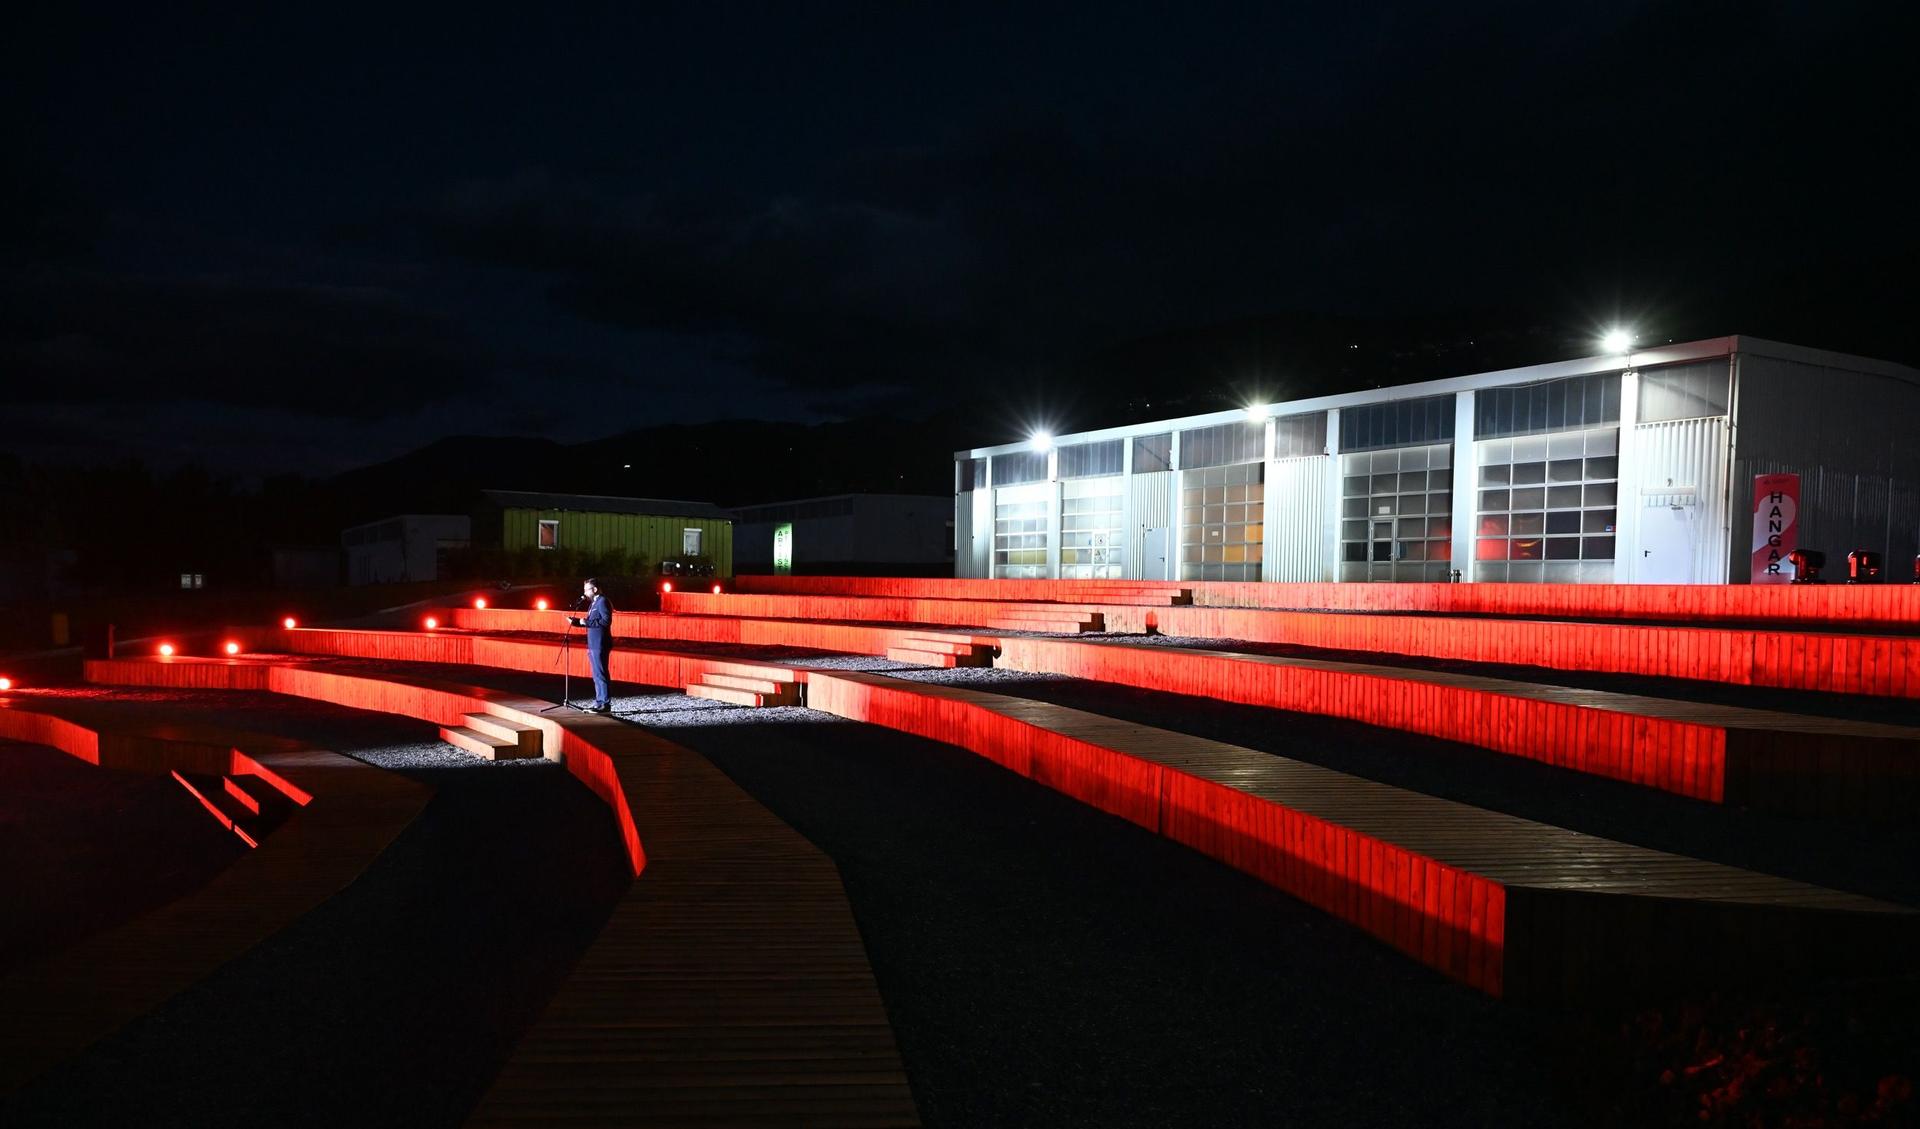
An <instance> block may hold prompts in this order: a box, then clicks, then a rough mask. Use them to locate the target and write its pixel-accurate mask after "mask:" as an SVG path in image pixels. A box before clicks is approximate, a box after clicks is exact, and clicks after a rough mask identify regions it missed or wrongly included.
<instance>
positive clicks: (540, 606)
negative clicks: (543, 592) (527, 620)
mask: <svg viewBox="0 0 1920 1129" xmlns="http://www.w3.org/2000/svg"><path fill="white" fill-rule="evenodd" d="M533 608H534V610H535V611H542V612H543V611H546V610H547V602H546V601H545V600H535V601H534V602H533Z"/></svg>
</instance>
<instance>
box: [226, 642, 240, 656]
mask: <svg viewBox="0 0 1920 1129" xmlns="http://www.w3.org/2000/svg"><path fill="white" fill-rule="evenodd" d="M226 649H227V653H228V654H229V655H237V654H239V653H240V644H238V643H228V644H227V648H226Z"/></svg>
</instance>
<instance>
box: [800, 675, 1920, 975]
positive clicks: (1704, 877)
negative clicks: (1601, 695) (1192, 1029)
mask: <svg viewBox="0 0 1920 1129" xmlns="http://www.w3.org/2000/svg"><path fill="white" fill-rule="evenodd" d="M808 694H809V703H810V704H811V705H812V706H813V707H814V708H816V709H824V710H826V711H828V712H830V713H834V714H838V715H840V716H843V717H848V718H852V719H855V720H860V721H867V722H872V723H874V724H879V725H885V726H887V727H889V728H893V729H898V730H901V731H903V732H909V733H915V734H918V735H920V736H923V737H928V738H931V739H933V740H938V741H945V742H949V743H953V744H958V745H960V746H962V747H964V748H967V749H970V750H972V751H974V752H976V753H979V754H980V755H982V756H986V757H988V758H989V759H992V760H994V761H995V762H997V763H999V764H1001V765H1002V766H1004V767H1006V768H1008V769H1010V770H1012V771H1014V772H1018V773H1020V774H1021V775H1024V776H1027V777H1029V778H1031V779H1033V780H1035V781H1037V782H1039V783H1042V784H1046V785H1047V786H1049V787H1052V788H1054V789H1056V790H1058V791H1061V792H1064V793H1066V794H1067V795H1071V796H1074V797H1076V798H1078V799H1081V800H1083V801H1085V802H1087V803H1089V804H1092V805H1093V806H1095V807H1099V808H1101V809H1102V810H1105V811H1108V812H1111V813H1113V814H1115V815H1119V816H1121V817H1123V818H1126V819H1129V820H1131V821H1133V822H1134V823H1137V824H1139V825H1141V826H1143V827H1146V828H1149V829H1151V830H1154V831H1157V832H1158V833H1160V834H1162V835H1165V836H1167V837H1168V838H1171V839H1174V840H1176V841H1178V842H1181V843H1185V844H1186V845H1188V846H1190V847H1193V848H1195V849H1197V850H1199V851H1201V852H1203V853H1205V854H1207V855H1210V856H1212V857H1214V858H1217V859H1220V860H1221V861H1223V862H1226V863H1228V864H1229V865H1232V866H1234V867H1236V868H1238V869H1241V870H1244V871H1246V872H1248V873H1250V874H1253V875H1255V876H1257V877H1259V878H1261V879H1263V880H1265V881H1267V882H1269V883H1271V884H1273V885H1274V886H1277V887H1279V888H1280V889H1282V890H1285V891H1287V892H1288V893H1291V894H1293V895H1295V896H1297V897H1299V898H1301V899H1302V900H1304V901H1306V902H1308V903H1310V904H1312V905H1314V906H1317V907H1319V908H1320V909H1323V910H1325V911H1326V912H1328V913H1331V914H1333V915H1334V916H1336V917H1339V918H1341V919H1342V920H1345V921H1347V922H1350V923H1352V924H1354V925H1356V926H1358V927H1359V928H1361V929H1364V930H1365V931H1367V932H1368V933H1370V934H1372V935H1374V936H1375V937H1378V938H1380V939H1381V940H1383V941H1386V942H1387V943H1389V944H1391V945H1393V946H1394V947H1395V948H1398V949H1400V950H1401V951H1402V952H1405V953H1407V954H1408V955H1410V956H1412V957H1414V958H1415V959H1418V960H1420V961H1422V962H1423V963H1425V964H1428V965H1429V966H1431V967H1433V968H1436V969H1439V970H1440V971H1442V972H1445V973H1446V974H1448V975H1449V976H1453V977H1455V978H1457V979H1460V980H1463V981H1465V982H1466V983H1469V984H1472V985H1474V986H1475V987H1478V988H1480V989H1482V990H1484V991H1487V992H1489V993H1491V994H1494V995H1505V996H1511V997H1518V998H1527V999H1562V998H1570V997H1580V996H1583V995H1590V994H1594V993H1609V992H1618V991H1622V990H1626V989H1629V988H1642V987H1647V986H1654V985H1659V984H1662V983H1671V982H1676V981H1685V982H1699V981H1701V980H1726V979H1728V978H1739V977H1751V976H1760V975H1772V974H1776V973H1780V972H1787V971H1800V972H1808V971H1816V970H1823V971H1831V970H1833V969H1835V968H1840V967H1845V968H1850V969H1853V970H1856V971H1864V970H1866V969H1869V968H1881V969H1885V968H1897V967H1904V961H1905V957H1904V956H1903V955H1902V953H1903V951H1904V950H1905V947H1906V946H1910V945H1911V944H1912V943H1913V942H1914V941H1915V940H1920V914H1916V913H1913V912H1911V911H1908V910H1906V909H1904V908H1901V907H1897V906H1892V905H1889V904H1887V903H1883V902H1877V901H1874V900H1872V899H1869V898H1865V897H1860V896H1858V895H1853V894H1846V893H1841V892H1837V891H1833V890H1826V889H1821V888H1819V887H1815V886H1810V885H1807V884H1804V883H1799V882H1793V881H1790V880H1787V879H1782V878H1775V877H1771V876H1768V875H1762V874H1757V873H1754V872H1751V871H1745V870H1740V869H1737V868H1734V867H1729V866H1723V865H1719V864H1715V863H1709V862H1703V861H1700V860H1695V859H1688V858H1683V857H1680V856H1677V855H1670V854H1665V853H1662V852H1659V851H1653V850H1648V849H1646V848H1642V847H1636V846H1631V845H1629V844H1624V843H1618V842H1613V841H1610V840H1605V839H1600V838H1596V837H1594V836H1591V835H1584V834H1581V833H1578V832H1574V831H1568V830H1565V829H1562V828H1557V827H1551V826H1548V825H1545V824H1541V823H1535V822H1532V821H1529V820H1524V819H1519V818H1516V817H1513V816H1507V815H1502V814H1498V813H1494V812H1489V811H1485V810H1482V809H1479V808H1474V807H1469V806H1467V805H1465V804H1460V803H1455V802H1453V801H1450V800H1442V799H1438V798H1435V797H1432V796H1426V795H1422V794H1419V793H1415V792H1409V791H1407V790H1405V789H1401V788H1395V787H1391V786H1389V785H1385V784H1379V783H1375V782H1373V781H1369V780H1364V779H1360V778H1357V777H1353V776H1348V775H1345V774H1343V773H1338V772H1334V771H1333V770H1331V769H1325V768H1320V767H1318V766H1315V765H1309V764H1305V763H1303V762H1300V761H1295V760H1291V759H1288V758H1285V757H1278V756H1273V755H1270V754H1266V753H1260V752H1255V751H1253V750H1249V749H1244V748H1239V747H1237V746H1232V745H1226V744H1223V743H1220V742H1217V741H1210V740H1206V739H1203V738H1198V737H1191V736H1187V735H1185V734H1179V733H1172V732H1168V731H1166V730H1160V729H1153V728H1150V727H1147V726H1142V725H1136V724H1133V723H1131V722H1125V721H1119V720H1116V719H1113V718H1107V717H1102V716H1099V715H1095V714H1089V713H1085V712H1082V711H1079V710H1073V709H1068V708H1065V707H1062V706H1056V705H1051V704H1048V703H1042V702H1033V701H1028V700H1024V699H1016V698H1007V697H1003V696H1001V695H995V694H987V693H982V692H979V691H975V690H968V689H964V688H960V687H951V686H932V685H926V684H921V683H913V682H907V681H904V680H901V679H894V678H887V677H884V676H880V675H873V674H860V673H853V672H844V671H820V670H815V671H811V672H809V689H808Z"/></svg>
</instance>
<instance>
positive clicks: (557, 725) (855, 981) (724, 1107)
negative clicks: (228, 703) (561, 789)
mask: <svg viewBox="0 0 1920 1129" xmlns="http://www.w3.org/2000/svg"><path fill="white" fill-rule="evenodd" d="M305 638H306V639H307V640H309V641H310V642H311V643H312V645H314V646H316V647H321V648H326V649H329V650H331V651H332V652H333V653H343V652H346V653H350V652H351V651H352V650H354V649H355V648H362V649H370V650H377V651H380V652H382V655H381V657H393V656H394V655H395V654H400V653H406V652H407V651H408V647H407V646H406V645H405V640H406V639H407V638H409V636H406V635H404V634H402V635H401V637H400V638H397V639H396V638H392V637H390V635H389V634H388V633H378V632H371V633H369V632H343V633H339V634H338V636H337V637H329V636H328V635H327V634H326V633H322V632H315V633H311V634H306V635H305ZM411 638H420V639H424V640H425V642H424V643H423V644H422V645H421V647H420V652H419V653H430V654H434V655H437V656H444V655H446V654H447V653H449V651H452V652H456V653H464V654H465V655H466V656H467V657H466V658H465V659H464V660H456V661H469V662H471V661H473V659H472V656H473V655H475V654H478V655H481V656H488V655H489V652H488V650H487V648H486V647H485V646H479V647H475V646H474V642H475V641H474V640H473V639H472V637H464V638H466V639H467V640H468V641H467V642H466V643H465V644H452V643H450V642H449V641H450V640H453V639H456V638H461V637H453V636H414V637H411ZM479 642H481V643H485V642H486V641H484V640H482V641H479ZM534 646H535V648H536V649H535V651H528V650H526V649H524V648H523V647H522V646H521V645H519V644H515V645H514V646H512V647H509V648H507V650H506V651H505V652H504V653H505V654H506V655H508V656H510V657H511V656H518V657H521V658H525V657H526V656H527V655H528V654H532V653H538V654H540V655H541V656H542V661H543V662H544V663H546V664H547V665H546V666H543V667H541V668H539V669H551V663H552V657H553V649H552V647H551V645H547V644H538V643H536V644H535V645H534ZM621 654H622V653H621V652H618V651H616V652H615V656H616V658H618V657H620V656H621ZM682 660H683V656H664V657H663V658H662V662H663V663H664V664H666V665H668V666H673V667H675V668H676V669H678V668H679V664H680V663H681V662H682ZM434 661H448V660H447V659H445V658H444V657H442V658H438V659H436V660H434ZM484 665H492V666H499V665H503V664H501V663H498V662H488V663H485V664H484ZM711 665H712V666H713V668H715V669H717V670H720V671H721V672H723V673H724V672H727V671H732V672H736V673H741V672H748V671H757V670H763V669H766V668H765V667H763V666H759V665H754V664H740V663H714V664H711ZM220 670H225V671H228V672H230V677H232V678H233V679H234V681H236V682H255V681H259V682H263V683H264V688H266V689H270V690H273V691H275V692H278V693H286V694H293V695H297V696H301V697H310V698H317V699H320V700H323V701H331V702H337V703H339V704H342V705H351V706H355V707H358V708H362V709H375V710H381V711H384V712H390V713H400V714H404V715H406V716H409V717H417V718H422V719H424V720H428V721H434V722H439V723H442V724H444V720H443V719H445V718H447V717H457V716H458V715H459V714H461V713H465V712H468V711H470V710H473V709H475V708H482V709H485V710H486V711H487V712H490V713H495V714H500V715H502V716H507V717H509V718H512V719H514V720H518V721H521V722H523V723H528V724H536V725H539V726H540V727H541V728H542V730H543V737H544V740H545V742H546V748H548V749H549V750H558V751H559V754H560V756H561V759H562V760H563V761H564V762H565V763H566V764H567V766H568V767H569V769H571V770H572V771H573V772H574V773H575V775H576V776H579V777H580V778H581V779H582V780H583V781H585V782H586V783H587V784H588V786H589V787H592V788H593V789H594V790H595V792H596V793H597V794H599V795H600V796H601V797H602V798H603V799H605V800H606V801H607V802H608V804H609V805H610V806H612V807H613V809H614V811H615V813H616V816H617V817H618V818H619V820H620V822H621V825H622V828H623V834H624V835H625V836H626V839H627V844H628V849H629V852H630V855H631V857H632V859H633V862H634V868H635V873H636V874H638V875H639V877H638V879H637V880H636V881H635V882H634V884H633V887H632V888H631V889H630V890H629V892H628V893H627V894H626V895H625V896H624V897H623V898H622V899H621V901H620V903H619V904H618V905H617V906H616V908H615V910H614V913H613V915H612V917H611V918H610V920H609V921H608V923H607V925H606V926H605V927H604V928H603V929H602V930H601V932H600V934H599V935H598V936H597V937H596V938H595V940H594V942H593V944H592V946H591V947H590V948H589V949H588V950H587V952H586V953H585V954H584V955H583V956H582V957H581V959H580V961H579V963H578V964H577V965H576V966H575V968H574V969H573V971H572V973H571V974H570V975H569V976H568V979H567V980H566V982H565V983H564V984H563V985H562V986H561V988H560V989H559V991H558V992H557V993H556V994H555V995H554V997H553V999H552V1000H550V1001H549V1002H548V1005H547V1007H546V1010H545V1011H544V1012H543V1013H542V1014H541V1016H540V1018H539V1020H537V1021H536V1022H535V1024H534V1026H533V1028H532V1029H531V1030H530V1031H529V1032H528V1033H527V1035H526V1036H525V1037H524V1038H523V1039H522V1040H521V1042H520V1044H518V1045H517V1046H516V1048H515V1050H514V1053H513V1056H512V1057H511V1058H510V1059H509V1061H508V1063H507V1065H506V1066H505V1067H504V1068H503V1069H502V1071H501V1073H500V1075H499V1076H498V1077H497V1078H496V1079H495V1081H494V1084H493V1086H492V1088H491V1089H490V1090H489V1091H488V1093H487V1094H486V1096H485V1097H484V1098H483V1099H482V1101H481V1104H480V1106H479V1108H478V1109H476V1110H475V1111H474V1113H473V1114H472V1117H471V1119H470V1122H469V1124H472V1125H475V1126H512V1125H550V1124H554V1123H556V1122H564V1123H566V1124H570V1125H623V1126H683V1125H690V1124H700V1125H742V1126H801V1125H845V1126H876V1127H879V1126H889V1127H890V1126H914V1125H918V1124H919V1116H918V1112H917V1110H916V1108H915V1106H914V1103H913V1096H912V1093H911V1091H910V1089H909V1088H908V1085H907V1081H906V1074H905V1070H904V1068H903V1066H902V1064H901V1061H900V1055H899V1050H898V1047H897V1045H896V1044H895V1042H894V1038H893V1031H892V1028H891V1026H890V1025H889V1024H888V1021H887V1016H886V1009H885V1007H884V1005H883V1003H882V1001H881V999H880V993H879V989H878V987H877V986H876V985H875V984H874V981H873V973H872V970H871V968H870V966H869V965H868V962H867V956H866V947H865V945H864V943H863V942H862V941H861V938H860V933H859V929H858V928H857V926H856V925H855V923H854V920H853V914H852V911H851V909H849V907H848V906H847V902H846V894H845V891H844V889H843V887H842V886H841V883H840V876H839V872H838V871H837V870H836V869H835V868H834V866H833V863H832V862H831V861H830V860H829V859H827V858H826V856H825V855H823V854H821V853H820V852H819V851H818V850H817V849H816V848H815V847H814V846H813V845H812V844H811V843H809V842H807V841H806V840H805V839H804V838H802V837H801V836H800V835H799V834H797V833H796V832H794V831H793V830H792V829H791V828H789V827H787V826H786V825H785V824H783V823H781V822H780V821H779V820H778V819H776V818H774V816H773V815H772V813H770V812H768V811H767V810H766V809H765V808H763V807H761V806H760V805H759V804H758V803H757V802H755V801H754V800H753V798H752V797H750V796H748V795H747V794H746V793H745V792H744V791H742V790H741V789H740V788H739V787H738V786H737V785H735V784H734V783H733V782H732V781H731V780H729V779H728V778H727V777H726V775H725V774H723V773H721V772H720V771H719V770H718V769H716V768H714V767H713V765H712V764H711V763H710V762H708V761H707V760H706V759H705V758H704V757H701V756H699V755H697V754H695V753H693V752H690V751H689V750H687V749H684V748H682V747H680V746H679V745H676V744H674V743H672V742H670V741H667V740H665V739H663V738H661V737H658V736H656V735H654V734H652V733H649V732H647V731H646V730H644V729H640V728H638V727H635V726H631V725H627V724H625V723H622V722H619V721H616V720H613V719H610V718H604V717H597V716H592V715H586V714H541V713H538V712H537V711H538V710H539V709H540V708H541V707H542V706H543V705H544V703H542V702H539V701H537V700H534V699H527V698H523V697H519V696H515V695H509V694H504V693H502V692H499V691H493V690H488V689H486V688H483V687H477V686H468V685H463V684H459V683H451V682H446V681H443V680H436V679H429V678H423V677H417V676H413V675H409V674H406V673H403V672H385V673H381V674H369V673H359V674H348V673H346V672H342V671H332V670H328V669H326V667H325V665H324V664H318V663H311V662H302V661H300V660H299V659H297V658H296V659H292V660H273V659H269V658H266V657H255V658H251V659H248V660H223V659H216V660H200V661H192V660H181V659H178V658H176V659H172V660H163V659H137V660H118V661H114V662H95V663H89V664H88V676H89V677H90V678H99V679H103V680H109V679H110V680H117V681H130V682H135V683H137V684H142V685H155V684H165V682H164V681H163V680H164V679H167V678H179V679H181V680H182V681H185V682H188V683H191V684H193V685H208V684H213V683H215V682H216V681H217V678H218V675H217V673H215V672H217V671H220ZM254 670H264V671H265V672H266V674H265V677H264V678H261V677H260V676H259V675H257V674H256V673H254ZM615 673H616V677H620V676H621V675H620V674H619V668H618V666H616V672H615ZM642 834H644V842H643V841H642Z"/></svg>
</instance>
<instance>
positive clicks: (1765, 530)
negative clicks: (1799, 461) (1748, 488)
mask: <svg viewBox="0 0 1920 1129" xmlns="http://www.w3.org/2000/svg"><path fill="white" fill-rule="evenodd" d="M1799 545H1800V476H1799V475H1797V474H1757V475H1754V477H1753V574H1752V581H1753V583H1755V584H1791V583H1793V566H1792V565H1791V564H1789V563H1787V554H1788V553H1791V552H1793V551H1794V550H1795V549H1796V548H1798V547H1799Z"/></svg>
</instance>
